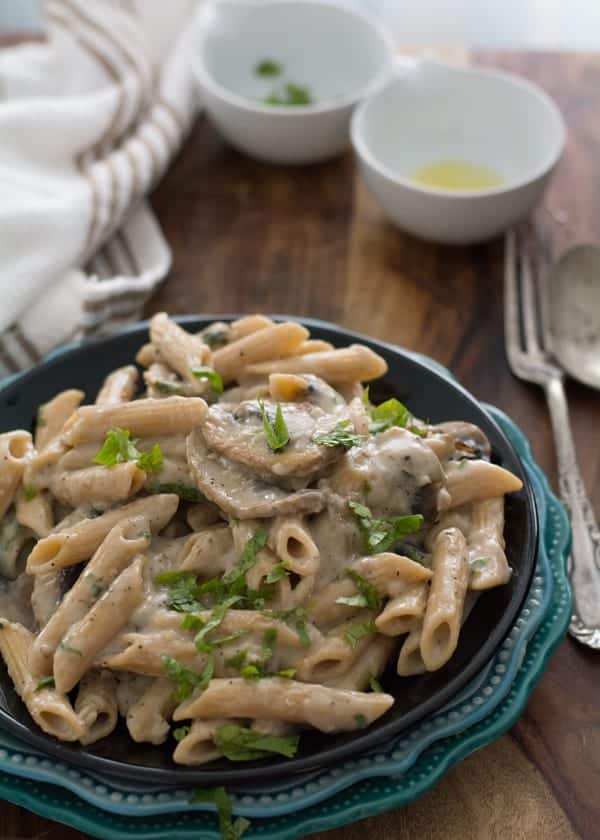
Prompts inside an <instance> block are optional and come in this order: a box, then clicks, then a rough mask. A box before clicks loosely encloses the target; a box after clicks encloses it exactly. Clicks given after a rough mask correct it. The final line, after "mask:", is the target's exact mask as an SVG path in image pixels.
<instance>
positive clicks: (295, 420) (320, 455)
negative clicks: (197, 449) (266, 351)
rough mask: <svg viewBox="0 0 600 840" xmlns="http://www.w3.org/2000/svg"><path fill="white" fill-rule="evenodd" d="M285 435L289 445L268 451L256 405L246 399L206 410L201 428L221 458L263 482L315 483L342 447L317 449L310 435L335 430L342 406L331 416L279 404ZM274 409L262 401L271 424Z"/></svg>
mask: <svg viewBox="0 0 600 840" xmlns="http://www.w3.org/2000/svg"><path fill="white" fill-rule="evenodd" d="M280 405H281V410H282V413H283V417H284V420H285V424H286V426H287V429H288V432H289V438H290V439H289V443H288V444H287V445H286V446H285V448H283V449H279V450H277V451H275V452H274V451H273V450H272V449H270V448H269V446H268V444H267V440H266V436H265V431H264V426H263V418H262V413H261V409H260V405H259V403H258V401H257V400H247V401H246V402H242V403H240V404H239V405H238V406H234V405H231V404H217V405H213V406H211V408H210V409H209V411H208V412H207V415H206V418H205V420H204V422H203V424H202V434H203V435H204V440H205V441H206V444H207V446H208V447H209V448H210V449H212V450H215V451H216V452H219V453H221V454H222V455H226V456H227V458H229V459H230V460H231V461H236V462H237V463H238V464H242V465H243V466H245V467H247V468H248V469H250V470H252V471H253V472H255V473H256V474H257V475H260V476H262V477H263V478H265V479H267V480H269V479H271V480H273V478H284V477H287V476H289V477H291V478H310V479H313V478H316V477H317V476H318V475H319V473H322V472H323V471H324V470H325V469H326V468H327V467H328V466H329V465H330V464H332V463H334V462H335V461H337V460H338V459H339V458H340V457H341V456H342V454H343V452H344V450H343V448H342V447H330V446H319V445H318V444H317V443H314V442H313V437H315V435H321V434H326V433H328V432H331V431H332V430H333V429H335V427H336V425H337V424H338V423H339V422H340V421H341V420H347V419H349V418H348V413H347V411H346V410H345V406H343V405H342V406H341V407H340V410H339V411H338V412H337V413H335V414H332V413H325V412H324V411H323V410H322V409H321V408H319V407H318V406H316V405H312V404H311V403H307V402H302V403H280ZM276 406H277V404H276V403H275V402H273V401H272V400H265V402H264V408H265V411H266V413H267V415H268V417H269V419H270V420H271V422H273V420H274V417H275V411H276Z"/></svg>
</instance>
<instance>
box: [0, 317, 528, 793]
mask: <svg viewBox="0 0 600 840" xmlns="http://www.w3.org/2000/svg"><path fill="white" fill-rule="evenodd" d="M172 317H174V318H175V320H176V321H177V323H179V324H182V325H183V326H185V325H187V324H194V325H195V326H196V327H201V326H205V325H207V324H209V323H212V322H213V321H216V320H218V321H231V320H235V319H236V318H239V317H241V315H240V314H239V313H237V314H210V313H209V314H202V315H184V316H172ZM270 317H272V318H273V319H274V320H275V321H278V322H279V321H282V320H291V321H296V322H298V323H301V324H305V325H307V326H308V327H310V328H311V329H313V328H316V329H318V330H325V331H329V332H333V333H335V334H336V335H337V336H338V337H339V338H340V339H343V340H344V341H351V342H363V343H365V344H366V345H367V346H370V347H371V348H372V349H374V350H375V351H377V350H379V351H383V352H384V353H387V354H390V353H391V354H394V355H395V356H397V357H401V358H402V360H403V361H404V362H405V363H408V364H409V365H414V366H416V367H417V368H424V369H426V370H427V371H428V372H430V373H431V374H432V375H433V376H434V377H436V378H437V379H442V380H443V379H446V380H447V381H448V382H449V384H450V385H451V386H452V388H453V389H454V390H456V391H458V392H459V394H460V396H461V397H462V399H463V400H464V401H466V402H467V403H469V404H470V405H472V406H473V405H474V406H475V407H476V408H477V409H478V410H479V411H481V412H483V413H484V414H485V415H486V419H487V421H488V423H489V424H490V425H491V426H492V427H493V428H494V432H495V433H496V435H497V436H498V438H499V439H500V440H502V442H503V446H504V447H505V448H506V450H507V451H508V452H510V453H511V454H512V456H513V458H514V460H515V462H516V463H517V464H518V465H519V466H520V474H521V476H522V478H523V489H522V491H521V492H523V493H524V503H525V507H526V519H525V527H526V540H525V543H524V550H525V551H527V552H528V554H531V562H530V569H529V572H528V573H527V574H525V575H523V574H521V575H519V576H518V578H517V585H518V589H517V590H516V592H517V595H516V596H513V600H512V601H511V604H512V609H507V610H506V611H505V612H504V613H503V615H502V616H501V618H500V620H499V622H498V623H497V624H496V626H495V627H494V628H493V629H492V630H491V632H490V635H489V636H488V638H487V639H486V640H485V642H484V643H483V645H482V646H481V647H480V648H479V649H478V651H477V653H476V654H475V655H474V656H473V657H472V659H471V660H470V662H468V664H467V665H465V667H464V668H462V669H461V671H460V672H459V673H458V674H456V675H455V676H454V677H452V678H451V679H450V681H449V682H448V683H447V684H446V685H445V686H444V687H443V688H441V689H439V690H438V691H437V693H435V694H434V695H433V696H429V697H428V698H427V699H426V700H425V701H424V702H423V703H419V704H418V705H417V706H415V707H414V708H412V709H411V710H410V711H409V712H407V713H406V714H405V715H404V717H403V718H402V720H401V721H394V720H391V721H388V722H387V723H386V724H384V725H383V726H381V728H380V729H378V730H376V731H370V730H369V729H366V730H363V731H362V733H361V731H359V732H357V733H356V736H355V737H354V738H352V740H351V741H349V742H347V743H344V744H338V745H336V746H332V747H329V749H327V748H326V749H325V750H323V751H322V752H320V753H319V754H318V755H309V756H305V757H301V758H295V759H291V760H289V761H286V762H283V761H272V762H267V763H264V764H262V765H258V766H257V765H255V764H254V762H253V763H252V765H251V766H246V767H244V768H242V769H236V768H233V769H226V770H210V769H198V768H195V767H189V768H188V767H184V768H182V767H179V766H177V765H173V766H172V767H170V768H168V769H167V768H163V767H150V766H147V765H143V764H133V763H131V764H129V763H127V764H125V763H123V762H122V761H120V760H118V759H113V758H108V757H105V756H102V755H98V754H96V753H94V752H90V751H88V748H87V747H80V746H73V745H72V744H68V743H63V742H60V741H56V740H55V739H53V738H51V737H49V736H48V735H46V734H45V733H43V732H41V731H39V730H38V729H37V727H36V726H35V724H33V723H32V724H30V725H26V724H24V723H23V722H21V721H20V720H17V719H16V718H14V717H13V716H12V715H11V714H10V713H9V712H8V711H7V710H6V709H4V708H2V707H1V706H0V722H1V723H2V725H3V726H5V727H6V729H7V730H8V731H9V732H12V733H13V734H14V735H15V736H16V737H19V738H21V739H22V740H24V741H26V742H28V743H30V744H32V745H33V746H34V747H36V748H38V749H40V750H42V751H43V752H46V753H49V754H51V755H54V756H56V757H57V758H58V759H59V760H62V761H64V762H65V763H67V764H71V765H79V766H81V767H85V768H87V769H89V770H92V771H93V770H96V771H98V772H101V773H105V774H106V775H108V776H114V777H119V778H127V777H131V776H135V777H136V778H138V779H140V780H141V779H143V780H144V781H148V782H151V783H161V784H168V785H181V784H203V785H213V784H225V785H235V784H240V783H249V782H250V783H252V782H262V781H265V780H267V779H269V778H273V777H275V776H277V775H280V774H281V773H285V774H286V775H288V774H293V775H295V774H301V773H305V772H309V771H313V770H315V769H316V768H319V767H324V766H331V765H333V764H335V763H336V762H339V761H341V760H343V759H345V758H348V757H351V756H353V755H357V754H359V753H361V752H364V751H365V750H368V749H371V748H373V747H375V746H377V745H378V744H381V743H383V742H385V741H386V739H389V738H391V737H395V736H397V735H398V734H399V733H400V732H405V731H407V730H408V729H409V728H410V727H411V726H413V725H414V724H415V723H417V722H418V721H419V720H423V719H425V718H426V717H427V716H428V715H430V714H433V713H435V712H436V711H437V710H439V709H440V708H442V707H443V706H444V705H445V704H446V703H447V702H449V701H450V700H451V699H452V698H453V697H455V696H457V694H458V693H459V692H460V690H461V689H462V688H463V687H464V686H465V685H467V684H468V682H469V680H470V679H472V678H473V677H474V676H475V675H476V674H478V673H479V672H480V671H481V669H482V668H483V667H484V666H485V665H486V664H487V662H489V661H490V659H491V658H492V656H493V655H494V652H495V651H496V650H497V649H498V647H499V645H500V644H501V643H502V641H503V639H504V638H505V637H506V635H507V633H509V632H510V629H511V627H512V625H513V624H514V621H515V620H516V618H517V616H518V614H519V611H520V609H521V607H522V605H523V602H524V600H525V598H526V596H527V592H528V591H529V588H530V586H531V579H532V577H533V573H534V568H535V558H536V556H537V550H538V543H539V522H538V512H537V507H536V501H535V496H534V493H533V489H532V486H531V483H530V480H529V477H528V475H527V471H526V469H525V467H524V464H523V461H522V460H521V457H520V455H519V453H518V451H517V449H516V447H515V446H514V445H513V444H512V442H511V441H510V440H509V438H508V436H507V435H506V434H505V433H504V431H503V429H502V428H501V427H500V424H499V423H497V422H496V420H495V419H494V418H493V417H492V416H491V415H490V414H489V413H488V412H487V410H486V408H485V405H482V404H481V403H480V401H479V400H477V399H476V398H475V397H474V396H473V395H472V394H470V393H469V391H467V390H466V389H465V388H464V387H463V386H462V385H460V384H459V383H458V382H457V381H456V380H454V379H453V378H450V377H446V376H445V375H444V374H443V373H442V372H441V371H440V369H439V368H440V367H441V366H437V365H435V363H434V364H432V365H431V366H429V365H427V364H426V363H425V362H424V361H422V359H421V358H417V357H416V356H415V355H414V354H411V353H410V351H407V350H405V349H403V348H401V347H398V346H397V345H394V344H392V343H389V342H384V341H379V340H378V339H375V338H372V337H370V336H367V335H364V334H362V333H358V332H354V331H353V330H348V329H346V328H344V327H340V326H338V325H336V324H334V323H331V322H328V321H323V320H320V319H314V318H304V317H299V316H288V315H283V314H272V315H270ZM148 325H149V322H148V321H140V322H137V323H135V324H132V325H130V326H128V327H126V328H125V329H123V330H120V331H118V332H117V333H114V334H112V335H110V336H107V337H104V338H101V339H96V340H93V341H88V342H83V343H80V344H74V345H67V347H65V348H59V350H58V351H55V352H54V353H51V354H50V355H49V357H48V358H47V359H46V360H45V361H43V362H41V363H39V364H38V365H36V366H35V367H34V368H31V369H30V370H28V371H24V372H22V373H21V374H18V375H17V376H15V377H12V378H11V379H9V380H8V381H7V383H6V384H4V385H0V397H1V396H2V394H3V391H5V390H9V389H13V388H14V387H23V386H26V385H27V382H28V380H29V379H30V378H31V377H33V376H35V375H37V374H39V371H40V369H42V370H43V369H44V368H46V367H49V366H51V365H53V364H55V363H56V362H57V361H60V362H64V361H65V360H66V359H67V360H68V359H69V358H73V357H74V356H77V355H85V353H86V351H87V349H88V348H89V347H91V346H93V347H98V346H100V347H106V349H107V350H108V351H109V352H110V343H111V341H113V340H114V339H115V338H120V337H123V336H126V335H128V334H130V333H135V332H139V333H141V334H142V337H143V334H144V333H147V330H148ZM108 363H109V355H108V354H107V365H108ZM423 709H425V711H423ZM399 724H401V725H399ZM92 746H93V745H92Z"/></svg>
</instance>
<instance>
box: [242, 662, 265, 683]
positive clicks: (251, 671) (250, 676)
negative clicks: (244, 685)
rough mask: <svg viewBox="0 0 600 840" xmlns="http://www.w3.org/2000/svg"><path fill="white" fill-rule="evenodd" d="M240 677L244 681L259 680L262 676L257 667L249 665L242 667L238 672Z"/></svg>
mask: <svg viewBox="0 0 600 840" xmlns="http://www.w3.org/2000/svg"><path fill="white" fill-rule="evenodd" d="M240 676H241V677H243V678H244V679H245V680H259V679H260V678H261V677H262V676H263V673H262V670H261V669H260V668H259V667H258V665H252V664H251V665H244V667H243V668H242V669H241V670H240Z"/></svg>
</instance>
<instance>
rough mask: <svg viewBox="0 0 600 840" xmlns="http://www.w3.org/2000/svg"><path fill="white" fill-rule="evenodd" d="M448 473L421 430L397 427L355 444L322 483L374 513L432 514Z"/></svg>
mask: <svg viewBox="0 0 600 840" xmlns="http://www.w3.org/2000/svg"><path fill="white" fill-rule="evenodd" d="M443 478H444V474H443V470H442V466H441V464H440V461H439V458H438V457H437V455H436V454H435V452H434V451H433V450H432V449H431V448H430V447H429V446H427V445H426V444H425V443H424V441H423V440H422V439H421V438H420V437H418V436H417V435H414V434H413V433H412V432H409V431H408V430H407V429H401V428H398V427H394V428H392V429H388V430H387V431H385V432H381V433H380V434H378V435H374V436H373V437H372V438H371V439H370V440H369V441H368V443H366V444H364V445H363V446H357V447H353V448H352V449H350V450H349V451H348V452H347V453H346V455H345V456H344V459H343V461H341V462H340V463H339V464H338V465H336V467H335V469H334V471H333V472H332V473H331V475H330V476H329V477H328V478H324V479H322V480H321V481H320V482H319V487H320V488H321V489H322V490H323V491H325V492H326V493H328V492H329V493H334V494H336V495H338V496H341V497H343V498H345V499H351V500H353V501H361V502H363V504H365V505H367V506H368V507H369V508H370V509H371V510H372V512H373V515H374V516H379V517H381V516H383V517H388V516H398V515H402V514H410V513H422V514H423V515H424V516H425V518H426V519H430V518H432V516H433V514H435V512H436V511H437V509H438V492H439V491H440V489H441V486H442V482H443Z"/></svg>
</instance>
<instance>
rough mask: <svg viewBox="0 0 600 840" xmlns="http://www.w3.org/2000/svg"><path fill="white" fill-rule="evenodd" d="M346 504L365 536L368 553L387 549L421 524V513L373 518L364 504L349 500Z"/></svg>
mask: <svg viewBox="0 0 600 840" xmlns="http://www.w3.org/2000/svg"><path fill="white" fill-rule="evenodd" d="M348 506H349V507H350V510H351V511H352V513H353V514H354V516H355V518H356V520H357V522H358V527H359V528H360V530H361V531H362V533H363V535H364V537H365V542H366V548H367V550H368V552H369V553H370V554H377V553H379V552H382V551H388V550H389V549H390V548H391V547H392V546H393V545H395V543H397V542H398V541H399V540H400V538H401V537H403V536H405V535H406V534H414V533H415V531H419V530H420V528H421V526H422V525H423V517H422V516H421V514H414V515H408V516H392V517H390V518H389V519H373V515H372V513H371V511H370V510H369V508H368V507H367V506H366V505H363V504H360V503H359V502H352V501H350V502H348Z"/></svg>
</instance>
